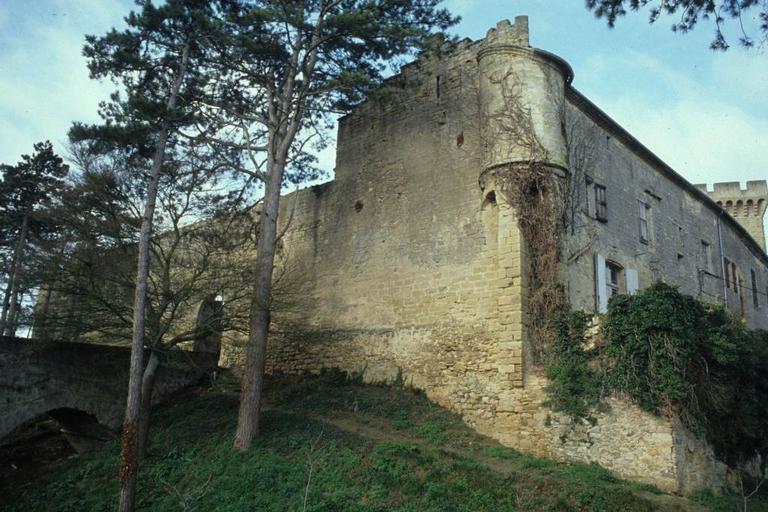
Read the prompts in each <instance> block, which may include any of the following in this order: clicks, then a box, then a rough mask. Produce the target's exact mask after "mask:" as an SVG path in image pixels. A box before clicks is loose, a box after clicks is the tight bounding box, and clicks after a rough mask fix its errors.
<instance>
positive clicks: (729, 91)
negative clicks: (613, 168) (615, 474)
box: [0, 0, 768, 183]
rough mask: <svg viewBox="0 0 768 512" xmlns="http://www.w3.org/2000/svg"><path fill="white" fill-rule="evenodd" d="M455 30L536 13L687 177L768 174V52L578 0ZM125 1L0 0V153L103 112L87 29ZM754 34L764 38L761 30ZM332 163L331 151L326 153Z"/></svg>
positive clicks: (538, 33)
mask: <svg viewBox="0 0 768 512" xmlns="http://www.w3.org/2000/svg"><path fill="white" fill-rule="evenodd" d="M445 5H446V7H448V8H449V9H451V10H452V11H453V12H455V13H456V14H459V15H461V16H462V18H463V21H462V22H461V24H460V25H459V26H457V27H456V28H454V29H453V32H454V33H456V34H457V35H459V36H461V37H470V38H472V39H478V38H481V37H483V36H484V34H485V32H486V31H487V30H488V28H490V27H491V26H493V25H495V24H496V22H497V21H499V20H501V19H504V18H509V19H513V18H514V17H515V16H516V15H520V14H527V15H528V16H529V17H530V30H531V44H532V45H533V46H536V47H538V48H542V49H544V50H548V51H551V52H553V53H555V54H557V55H559V56H561V57H563V58H564V59H565V60H567V61H568V62H569V63H570V64H571V66H572V67H573V69H574V71H575V74H576V78H575V80H574V86H575V87H576V88H578V89H579V90H580V91H581V92H582V93H584V94H585V95H587V96H588V97H589V98H590V99H591V100H592V101H594V102H595V103H596V104H597V105H598V106H600V107H601V108H602V109H603V110H605V111H606V112H607V113H608V114H609V115H610V116H611V117H613V118H614V119H615V120H616V121H618V122H619V123H620V124H622V125H623V126H624V127H625V128H627V129H628V130H629V131H630V132H631V133H632V134H633V135H635V136H636V137H637V138H638V139H639V140H640V141H641V142H643V143H644V144H645V145H646V146H648V147H649V148H650V149H651V150H653V151H654V152H656V154H658V155H659V156H660V157H661V158H662V159H664V160H665V161H666V162H667V163H669V164H670V165H671V166H672V167H674V168H675V169H676V170H678V172H680V173H681V174H682V175H683V176H685V177H686V178H688V179H689V180H690V181H692V182H695V183H696V182H708V183H712V182H714V181H742V182H743V181H746V180H748V179H766V178H767V177H768V94H767V93H768V51H767V50H766V49H763V50H759V49H758V50H752V51H745V50H743V49H741V48H740V47H738V46H737V44H736V35H735V34H734V35H733V36H732V37H731V38H730V39H731V42H732V43H733V47H732V49H731V50H729V51H728V52H726V53H722V52H721V53H713V52H712V51H710V50H709V49H708V45H709V41H710V40H711V38H712V28H711V26H710V24H709V23H707V22H703V23H702V24H700V25H699V26H698V27H697V28H696V30H695V31H694V32H692V33H689V34H686V35H681V34H674V33H672V32H671V31H670V30H669V25H670V24H671V23H672V20H670V19H662V20H660V21H659V22H658V23H656V24H655V25H649V24H648V23H647V14H646V13H640V14H639V15H634V16H633V15H630V16H628V17H625V18H623V19H621V20H619V23H618V27H617V28H616V29H614V30H609V29H608V28H607V27H606V26H605V22H604V21H603V20H596V19H595V18H594V16H593V15H592V14H591V13H590V12H588V11H587V10H586V9H585V8H584V4H583V1H582V0H447V1H446V2H445ZM131 6H132V2H130V1H128V0H3V1H2V3H1V4H0V162H4V163H15V162H16V161H17V160H18V159H19V156H20V155H21V154H22V153H25V152H27V153H28V152H30V151H31V149H32V144H33V143H34V142H37V141H40V140H44V139H50V140H51V141H53V142H54V143H55V144H57V146H58V147H59V149H61V147H62V146H61V144H62V143H63V142H64V141H65V140H66V132H67V129H68V127H69V126H70V124H71V122H72V121H75V120H77V121H85V122H88V121H96V120H97V119H98V118H97V114H96V109H97V105H98V102H99V101H100V100H101V99H104V98H105V97H106V95H107V94H108V93H109V91H110V90H111V85H110V84H109V83H98V82H95V81H92V80H90V79H89V78H88V71H87V69H86V64H85V59H84V58H83V57H82V56H81V54H80V51H81V48H82V44H83V36H84V35H85V34H90V33H94V34H102V33H104V32H106V31H107V30H108V29H109V28H110V27H112V26H114V25H119V24H120V23H121V20H122V17H123V16H124V15H125V14H126V13H127V12H128V11H129V10H130V9H131ZM754 35H759V34H758V33H757V32H756V31H755V32H754ZM322 162H323V164H324V165H325V166H327V167H328V168H332V167H333V152H332V151H327V152H325V153H324V154H323V155H322Z"/></svg>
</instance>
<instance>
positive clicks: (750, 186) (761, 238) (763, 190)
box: [695, 180, 768, 250]
mask: <svg viewBox="0 0 768 512" xmlns="http://www.w3.org/2000/svg"><path fill="white" fill-rule="evenodd" d="M695 187H696V188H698V189H699V190H701V191H702V192H706V193H707V195H709V197H710V198H711V199H712V200H713V201H715V202H716V203H717V205H718V206H719V207H720V208H722V209H723V210H725V211H726V212H727V213H728V214H729V215H730V216H731V217H733V218H734V219H736V220H737V221H738V222H739V224H741V225H742V226H744V229H746V230H747V231H748V232H749V234H750V235H752V238H754V239H755V240H756V241H757V243H759V244H760V246H761V247H762V248H763V250H765V247H766V246H765V231H764V229H765V227H764V224H763V217H764V216H765V210H766V207H768V182H766V180H753V181H748V182H747V186H746V188H741V184H740V183H739V182H738V181H726V182H722V183H715V184H714V185H713V186H712V190H708V189H707V186H706V185H704V184H698V185H695Z"/></svg>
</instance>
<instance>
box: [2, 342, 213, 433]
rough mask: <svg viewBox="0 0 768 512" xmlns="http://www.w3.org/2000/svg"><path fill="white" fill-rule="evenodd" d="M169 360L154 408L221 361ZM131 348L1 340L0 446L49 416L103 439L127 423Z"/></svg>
mask: <svg viewBox="0 0 768 512" xmlns="http://www.w3.org/2000/svg"><path fill="white" fill-rule="evenodd" d="M170 354H172V356H171V355H167V356H165V357H164V361H163V363H162V364H161V366H160V368H159V370H158V374H157V379H156V381H155V389H154V393H153V396H152V401H153V404H158V403H162V402H163V401H165V400H167V399H168V398H169V397H170V396H171V395H172V394H174V393H175V392H177V391H179V390H180V389H182V388H184V387H187V386H189V385H190V384H193V383H195V382H197V381H198V380H200V379H201V378H202V377H203V376H204V375H205V374H206V373H207V372H208V371H210V370H211V369H213V368H215V366H216V359H217V356H216V355H215V354H210V353H202V352H182V351H174V352H172V353H170ZM129 358H130V349H129V348H127V347H116V346H106V345H95V344H87V343H65V342H53V341H40V340H29V339H20V338H8V337H0V443H2V440H3V438H5V437H6V436H8V434H9V433H11V432H13V431H14V430H15V429H16V428H18V427H19V426H21V425H24V424H25V423H27V422H29V421H31V420H33V419H35V418H37V417H40V416H42V415H44V414H48V415H50V416H51V417H53V418H54V419H55V420H57V421H58V422H59V423H60V424H61V426H62V427H63V429H64V431H69V432H72V433H78V432H80V433H82V435H84V436H86V437H88V435H89V433H90V436H96V437H98V436H104V434H109V433H110V432H111V433H116V432H117V431H118V430H119V428H120V426H121V424H122V419H123V413H124V411H125V398H126V394H127V388H128V368H129Z"/></svg>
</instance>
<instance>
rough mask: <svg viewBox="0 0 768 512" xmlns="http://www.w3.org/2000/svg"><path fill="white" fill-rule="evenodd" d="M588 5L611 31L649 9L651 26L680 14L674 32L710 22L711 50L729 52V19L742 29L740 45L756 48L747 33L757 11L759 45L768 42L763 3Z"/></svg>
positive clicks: (598, 1)
mask: <svg viewBox="0 0 768 512" xmlns="http://www.w3.org/2000/svg"><path fill="white" fill-rule="evenodd" d="M586 4H587V8H588V9H589V10H591V11H593V12H594V13H595V16H597V17H598V18H606V19H607V20H608V26H609V27H613V26H614V25H615V23H616V20H617V19H618V18H619V17H621V16H624V15H625V14H627V9H630V10H632V11H637V10H640V9H642V8H643V7H645V6H648V5H650V18H649V21H650V22H651V23H654V22H656V21H657V20H658V19H659V18H660V17H661V16H662V15H670V16H671V15H674V14H677V13H679V18H678V20H677V21H676V22H675V23H674V24H673V25H672V30H673V31H675V32H678V31H679V32H683V33H685V32H688V31H690V30H693V28H694V27H695V26H696V24H697V23H698V22H699V20H711V21H712V23H714V25H715V37H714V39H713V40H712V43H711V44H710V45H709V46H710V48H711V49H713V50H727V49H728V48H729V44H728V42H727V40H726V38H725V35H723V31H722V27H723V25H724V24H725V22H726V21H727V20H728V19H731V20H733V21H735V22H736V24H737V25H738V26H739V30H740V31H741V35H740V37H739V43H740V44H741V45H742V46H744V47H751V46H754V44H755V40H754V38H753V37H752V36H750V35H749V34H748V33H747V31H746V30H745V20H746V19H748V14H747V13H748V12H749V11H750V10H751V9H754V10H756V11H757V12H756V18H758V20H759V21H758V23H759V30H760V32H761V35H760V37H759V38H758V42H762V43H764V42H766V41H768V3H766V2H765V1H764V0H586Z"/></svg>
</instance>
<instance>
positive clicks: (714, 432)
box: [547, 282, 768, 464]
mask: <svg viewBox="0 0 768 512" xmlns="http://www.w3.org/2000/svg"><path fill="white" fill-rule="evenodd" d="M565 316H566V319H565V320H560V321H559V324H561V325H565V326H566V327H564V328H560V329H558V338H557V339H556V340H555V343H554V344H553V363H552V364H551V365H550V366H549V367H548V368H547V375H548V376H549V377H550V379H551V380H552V384H551V385H550V386H549V388H548V392H549V396H550V399H549V403H550V406H551V407H552V408H553V409H554V410H556V411H562V412H565V413H567V414H570V415H572V416H574V417H577V418H585V417H589V412H588V410H589V409H590V408H591V407H593V406H594V405H596V404H597V403H598V402H599V399H600V398H601V397H603V396H605V395H606V394H608V393H619V394H623V395H626V396H628V397H630V398H631V399H632V400H633V401H635V402H636V403H637V404H638V405H639V406H640V407H642V408H643V409H645V410H647V411H649V412H652V413H654V414H667V415H672V414H674V415H676V416H678V417H679V418H680V420H681V421H682V422H683V423H684V424H685V425H686V426H687V427H688V428H690V429H691V430H692V431H694V432H695V433H697V434H699V435H703V436H704V437H706V439H707V440H708V441H709V442H710V443H711V444H712V446H713V447H714V449H715V452H716V454H717V455H718V457H720V458H721V459H722V460H724V461H726V462H728V463H729V464H738V463H740V462H743V461H745V460H748V459H750V458H752V457H753V456H754V455H755V454H756V453H762V454H763V457H764V458H765V455H768V333H766V332H764V331H750V330H747V329H746V328H745V326H744V324H743V322H742V321H741V319H738V318H735V317H734V316H733V315H731V314H730V313H729V312H727V311H726V310H725V309H723V308H722V307H720V306H717V305H710V304H703V303H701V302H699V301H697V300H696V299H694V298H693V297H690V296H687V295H683V294H681V293H680V292H679V291H678V290H677V289H676V288H674V287H672V286H669V285H667V284H664V283H661V282H659V283H656V284H654V285H653V286H651V287H650V288H648V289H646V290H644V291H642V292H641V293H638V294H636V295H633V296H629V295H619V296H616V297H614V298H613V299H612V300H611V302H610V304H609V305H608V312H607V314H606V315H605V316H604V318H603V319H602V328H601V332H600V338H601V339H599V340H598V342H597V344H596V346H595V348H593V349H590V350H585V348H584V346H585V343H584V342H585V337H584V332H585V329H584V328H585V326H586V321H585V319H584V314H583V313H571V314H569V315H565ZM569 380H570V382H568V381H569Z"/></svg>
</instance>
